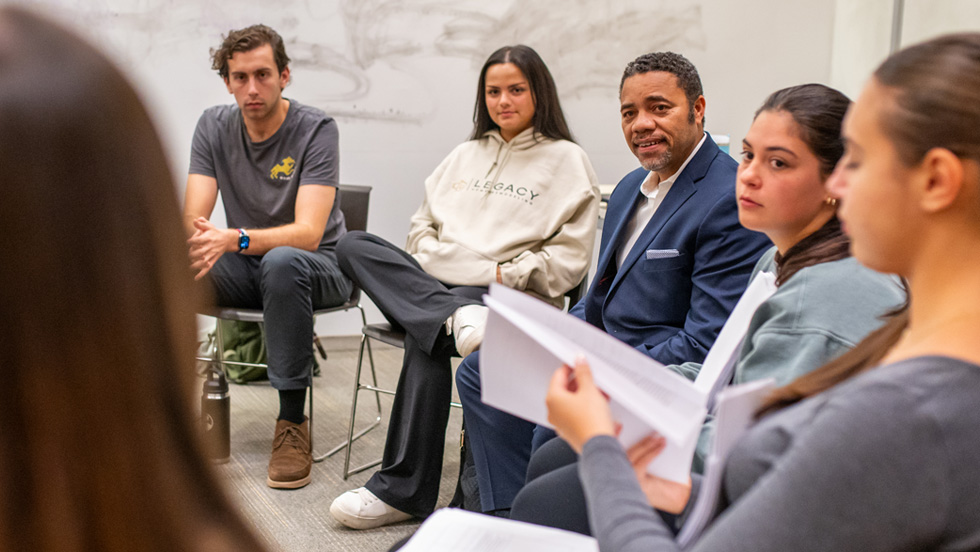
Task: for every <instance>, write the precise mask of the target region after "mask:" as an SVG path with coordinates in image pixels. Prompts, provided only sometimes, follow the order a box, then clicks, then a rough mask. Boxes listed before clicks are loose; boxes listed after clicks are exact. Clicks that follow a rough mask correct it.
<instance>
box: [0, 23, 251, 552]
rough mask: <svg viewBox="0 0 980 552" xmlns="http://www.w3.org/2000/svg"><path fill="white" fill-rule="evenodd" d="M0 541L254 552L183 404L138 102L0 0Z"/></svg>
mask: <svg viewBox="0 0 980 552" xmlns="http://www.w3.org/2000/svg"><path fill="white" fill-rule="evenodd" d="M0 129H2V132H0V167H3V171H2V174H0V182H2V189H3V192H2V194H3V199H2V200H0V248H2V250H3V253H4V258H5V261H4V262H3V265H2V267H0V312H2V313H3V316H2V317H0V382H2V384H0V450H2V451H3V452H2V454H0V550H11V551H16V550H23V551H27V550H30V551H42V552H43V551H55V550H57V551H73V550H102V551H122V550H127V551H128V550H151V551H152V550H205V549H210V550H260V549H261V548H262V547H261V545H260V544H259V542H258V541H257V539H256V538H255V537H254V536H253V534H252V532H251V531H250V530H249V529H248V527H247V526H246V524H245V523H244V522H243V521H241V520H240V519H239V517H238V516H237V514H236V513H235V510H234V509H233V508H232V506H231V505H230V503H229V501H228V500H227V498H226V497H225V495H224V492H223V489H222V487H221V485H220V484H219V483H218V482H217V479H216V477H215V475H214V474H213V473H212V469H211V467H210V466H209V464H208V463H207V461H206V460H205V459H204V457H203V455H202V451H201V446H200V444H199V442H198V440H197V438H196V430H195V420H194V419H193V417H192V414H191V413H192V410H193V406H192V401H193V397H194V393H193V389H192V388H193V387H196V386H195V381H196V380H195V377H194V371H193V365H192V359H193V354H194V340H195V337H194V334H195V318H194V312H195V307H196V306H197V305H199V304H201V299H200V297H198V292H197V291H196V289H195V288H194V287H193V286H192V282H191V279H190V273H189V272H188V270H187V267H186V260H185V255H186V253H185V251H184V248H183V243H184V236H183V232H182V231H181V228H180V222H179V221H180V216H179V211H178V208H177V202H176V197H175V193H174V192H175V188H174V180H173V178H172V176H171V174H170V171H169V169H168V166H167V163H166V159H165V157H164V152H163V148H162V147H161V144H160V141H159V139H158V137H157V135H156V133H155V131H154V129H153V126H152V125H151V123H150V119H149V117H148V116H147V113H146V112H145V110H144V108H143V106H142V104H141V103H140V101H139V99H138V98H137V96H136V94H135V92H134V91H133V89H132V88H131V87H130V86H129V85H128V84H127V83H126V81H125V80H124V79H123V77H122V76H121V75H120V73H119V71H118V70H117V69H115V67H113V66H112V64H111V63H110V62H108V61H107V60H106V59H105V58H104V57H103V56H102V55H101V54H99V53H98V52H97V51H96V50H95V49H93V48H92V47H90V46H89V45H88V44H86V43H85V42H84V41H82V40H80V39H78V38H77V37H76V36H75V35H74V34H73V33H71V32H69V31H68V30H66V29H63V28H60V27H59V26H57V25H54V24H52V23H50V22H48V21H45V20H44V19H42V18H40V17H38V16H36V15H34V14H31V13H30V12H27V11H24V10H22V9H18V8H3V9H0Z"/></svg>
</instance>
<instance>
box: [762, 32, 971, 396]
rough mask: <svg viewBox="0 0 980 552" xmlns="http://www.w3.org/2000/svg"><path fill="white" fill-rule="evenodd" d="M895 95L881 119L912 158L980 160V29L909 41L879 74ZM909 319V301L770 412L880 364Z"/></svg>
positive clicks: (795, 385) (903, 155) (787, 389)
mask: <svg viewBox="0 0 980 552" xmlns="http://www.w3.org/2000/svg"><path fill="white" fill-rule="evenodd" d="M873 78H874V79H875V80H876V81H877V82H878V83H879V84H881V85H882V86H884V87H886V89H888V91H889V92H890V93H891V95H892V98H893V99H894V102H891V103H890V104H889V105H888V106H887V107H886V109H887V110H888V113H887V114H886V115H885V116H883V117H881V119H880V124H881V125H882V126H883V128H884V130H885V132H886V134H887V135H888V136H890V137H891V140H892V143H893V144H894V146H895V149H896V151H897V152H898V156H899V158H900V159H901V161H902V162H903V163H905V164H906V165H910V166H911V165H914V164H916V163H918V162H919V161H921V160H922V158H923V157H924V156H925V154H926V153H927V152H928V151H929V150H931V149H932V148H944V149H947V150H949V151H951V152H953V153H954V154H956V155H957V156H959V157H964V158H969V159H973V160H978V161H980V133H978V132H977V128H978V127H980V33H961V34H953V35H946V36H942V37H939V38H935V39H932V40H928V41H926V42H922V43H919V44H916V45H913V46H910V47H908V48H905V49H903V50H901V51H899V52H897V53H895V54H893V55H892V56H891V57H889V58H888V59H886V60H885V61H884V62H883V63H882V64H881V66H879V67H878V69H877V70H875V73H874V77H873ZM907 326H908V307H907V305H906V306H905V307H903V308H901V309H899V310H898V311H897V312H896V313H894V314H893V315H892V316H891V317H890V318H889V320H888V322H886V324H885V325H884V326H883V327H881V328H879V329H878V330H877V331H874V332H872V333H871V334H870V335H869V336H868V337H866V338H865V339H864V340H863V341H861V343H859V344H858V345H857V346H856V347H855V348H854V349H852V350H851V351H849V352H847V353H845V354H843V355H841V356H840V357H839V358H837V359H835V360H833V361H831V362H829V363H827V364H826V365H824V366H822V367H821V368H819V369H817V370H815V371H813V372H810V373H809V374H807V375H804V376H802V377H800V378H798V379H796V380H795V381H793V382H791V383H790V384H789V385H786V386H784V387H781V388H779V389H777V390H775V391H774V392H773V394H772V395H771V396H770V397H769V399H768V400H767V401H766V402H765V404H763V406H762V408H761V409H760V410H759V414H760V415H762V414H765V413H767V412H771V411H773V410H776V409H779V408H782V407H785V406H788V405H790V404H793V403H795V402H797V401H800V400H802V399H805V398H807V397H810V396H812V395H815V394H817V393H820V392H822V391H825V390H827V389H829V388H831V387H833V386H835V385H837V384H838V383H840V382H842V381H844V380H846V379H848V378H851V377H853V376H855V375H857V374H859V373H861V372H863V371H865V370H868V369H869V368H871V367H873V366H875V365H877V364H878V363H879V362H880V361H881V359H882V358H884V356H885V354H887V352H888V350H889V349H891V348H892V347H893V346H894V345H895V344H896V343H897V342H898V340H899V338H900V337H901V335H902V332H903V331H904V330H905V328H906V327H907Z"/></svg>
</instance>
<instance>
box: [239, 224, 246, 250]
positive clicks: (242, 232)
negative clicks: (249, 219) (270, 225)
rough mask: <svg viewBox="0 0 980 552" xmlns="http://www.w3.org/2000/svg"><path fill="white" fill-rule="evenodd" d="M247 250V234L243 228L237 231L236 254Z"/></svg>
mask: <svg viewBox="0 0 980 552" xmlns="http://www.w3.org/2000/svg"><path fill="white" fill-rule="evenodd" d="M246 249H248V232H246V231H245V229H244V228H239V229H238V252H239V253H241V252H242V251H245V250H246Z"/></svg>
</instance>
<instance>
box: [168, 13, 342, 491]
mask: <svg viewBox="0 0 980 552" xmlns="http://www.w3.org/2000/svg"><path fill="white" fill-rule="evenodd" d="M211 55H212V62H213V68H214V69H215V70H217V71H218V74H219V75H220V76H221V77H222V79H223V80H224V81H225V85H226V86H227V87H228V92H229V93H231V94H233V95H234V96H235V102H236V104H237V105H222V106H216V107H213V108H210V109H208V110H206V111H205V112H204V114H203V115H202V116H201V118H200V120H199V121H198V124H197V129H196V130H195V132H194V140H193V143H192V146H191V164H190V171H189V175H188V177H187V192H186V195H185V199H184V225H185V227H186V229H187V233H188V235H189V236H190V239H188V240H187V243H188V247H189V252H190V261H191V268H192V269H193V270H195V271H196V276H195V277H196V278H198V279H200V278H205V277H206V278H207V279H208V280H209V281H210V282H211V283H212V284H213V287H214V290H215V294H216V297H217V301H218V304H219V305H222V306H233V307H246V308H261V309H263V311H264V317H265V322H266V342H267V346H268V351H269V380H270V381H271V383H272V386H273V387H275V388H276V389H277V390H279V417H278V420H277V422H276V431H275V438H274V440H273V449H272V456H271V458H270V459H269V476H268V480H267V483H268V485H269V486H270V487H275V488H286V489H293V488H298V487H302V486H304V485H306V484H307V483H309V481H310V468H311V466H312V455H311V453H312V451H311V447H310V428H309V420H308V419H306V417H305V416H304V414H303V410H304V407H305V400H306V387H307V386H308V385H309V382H310V379H309V378H310V372H311V369H312V364H313V348H312V341H313V310H314V309H316V308H325V307H329V306H334V305H338V304H341V303H343V302H344V301H345V300H346V299H347V297H348V296H349V295H350V292H351V283H350V281H349V280H348V279H347V278H346V277H345V276H344V275H343V274H342V273H341V271H340V268H339V267H338V265H337V258H336V256H335V255H334V251H333V250H334V245H335V244H336V243H337V240H338V239H340V237H341V236H342V235H343V234H344V233H345V232H346V230H345V227H344V217H343V214H342V213H341V212H340V206H339V202H337V201H335V198H336V193H337V184H338V177H337V175H338V172H339V163H338V153H337V124H336V123H335V122H334V121H333V119H331V118H330V117H327V116H326V115H325V114H324V113H323V112H322V111H320V110H318V109H315V108H312V107H307V106H304V105H301V104H299V103H298V102H296V101H293V100H287V99H285V98H283V97H282V90H283V88H285V86H286V84H288V83H289V67H288V64H289V58H288V57H287V56H286V50H285V47H284V46H283V41H282V38H281V37H280V36H279V35H278V34H277V33H276V32H275V31H274V30H272V29H270V28H268V27H266V26H264V25H253V26H251V27H248V28H245V29H241V30H238V31H231V32H229V33H228V35H227V36H226V37H225V39H224V41H223V42H222V44H221V46H220V47H219V48H218V49H217V50H212V52H211ZM219 190H220V191H221V199H222V203H223V205H224V209H225V215H226V218H227V221H228V228H218V227H216V226H215V225H214V224H212V223H211V221H210V220H208V219H209V218H210V217H211V213H212V211H213V210H214V205H215V202H216V201H217V198H218V191H219Z"/></svg>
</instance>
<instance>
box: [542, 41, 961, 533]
mask: <svg viewBox="0 0 980 552" xmlns="http://www.w3.org/2000/svg"><path fill="white" fill-rule="evenodd" d="M978 127H980V34H976V33H971V34H961V35H954V36H948V37H942V38H938V39H935V40H932V41H929V42H926V43H923V44H919V45H916V46H912V47H910V48H907V49H905V50H903V51H901V52H899V53H897V54H895V55H894V56H892V57H890V58H889V59H888V60H886V61H885V62H884V63H883V64H882V66H881V67H879V68H878V70H877V71H876V72H875V74H874V76H873V78H872V79H871V81H870V82H869V84H868V85H867V87H866V88H865V90H864V91H863V92H862V94H861V96H860V98H859V99H858V101H857V103H856V105H855V106H854V108H853V109H852V111H851V112H850V113H849V115H848V117H847V119H846V120H845V125H844V136H845V138H846V141H847V153H846V155H845V158H844V159H843V160H842V161H841V164H840V165H839V167H838V170H837V173H835V176H834V178H832V181H831V184H830V191H831V193H833V194H834V195H835V196H838V197H840V198H841V200H842V209H841V211H840V218H841V220H842V222H843V224H844V228H845V231H846V232H847V233H848V234H849V235H850V237H851V241H852V244H851V248H852V252H853V253H854V255H855V257H856V258H857V259H858V260H859V261H860V262H862V263H863V264H865V265H867V266H868V267H870V268H873V269H875V270H878V271H881V272H889V273H896V274H899V275H902V276H904V277H905V278H906V279H907V280H908V282H909V290H910V296H911V302H910V306H909V308H908V310H907V311H905V312H903V313H902V314H901V315H899V316H896V317H895V318H894V319H892V320H891V321H890V322H889V323H888V324H886V326H884V327H883V328H881V329H880V330H878V331H876V332H874V333H873V334H872V335H871V336H869V337H868V338H867V339H866V340H865V341H864V342H862V343H861V344H860V345H859V346H858V347H857V348H855V349H854V350H852V351H851V352H849V353H846V354H845V355H843V356H841V357H840V358H838V359H837V360H835V361H833V362H831V363H829V364H827V365H825V366H824V367H823V368H821V369H819V370H816V371H814V372H812V373H810V374H808V375H806V376H803V377H801V378H800V379H797V380H796V381H794V382H793V383H791V384H789V385H788V386H786V387H783V388H780V389H778V390H777V391H776V392H775V393H774V394H773V396H772V397H770V399H769V400H768V402H767V403H766V404H765V405H764V407H763V409H762V412H761V418H760V420H759V421H758V423H757V424H756V425H755V426H754V427H753V428H752V429H751V430H750V431H749V432H748V433H747V434H746V436H744V437H743V439H742V440H741V441H740V443H739V444H738V445H737V446H736V448H735V450H734V451H733V452H732V455H731V457H730V458H729V464H728V467H727V469H726V472H725V477H724V488H723V491H724V495H725V499H726V501H727V504H729V506H728V507H727V508H726V509H725V510H724V511H723V512H722V513H721V515H720V516H719V517H718V518H717V519H716V520H715V522H714V524H713V525H712V526H711V527H709V529H708V530H707V532H706V533H705V534H704V535H703V536H702V538H701V539H700V540H699V541H697V542H696V543H694V545H693V549H694V550H705V551H707V550H726V551H732V550H752V551H760V550H780V551H784V550H835V551H840V550H861V551H868V550H911V549H930V550H977V549H980V517H978V516H977V512H978V511H980V494H978V493H977V492H976V489H977V488H980V471H978V470H977V469H976V468H975V467H976V466H977V465H980V409H978V408H977V407H976V405H977V404H978V403H980V343H978V341H977V339H976V336H977V335H978V333H980V284H978V279H977V276H976V275H977V274H978V273H980V134H978V133H977V132H976V129H977V128H978ZM878 366H880V368H878ZM872 368H873V369H872ZM574 371H575V374H576V378H575V384H574V385H573V386H571V388H570V387H569V386H568V385H567V384H566V382H567V381H568V376H569V375H570V372H571V369H570V368H567V367H566V368H563V369H562V370H559V371H558V372H557V373H556V376H555V378H554V380H553V385H552V389H551V393H550V394H549V399H548V403H549V412H550V420H551V422H552V423H553V424H554V425H555V426H556V428H557V429H558V432H559V434H560V435H561V436H562V437H564V438H565V440H567V441H568V442H569V443H570V444H571V445H572V447H573V448H575V449H577V450H579V451H581V453H582V460H581V462H580V464H579V470H580V475H581V478H582V481H583V485H584V487H585V494H586V497H587V501H588V504H589V519H590V522H591V524H592V529H593V533H594V534H595V535H596V537H597V538H598V539H599V543H600V547H601V549H602V550H608V551H612V550H616V551H626V550H673V549H677V548H678V547H677V545H676V543H675V542H674V535H673V532H672V531H671V529H670V528H669V527H668V526H667V524H666V523H664V521H663V520H662V519H661V518H660V517H659V516H657V515H656V514H655V513H654V512H652V511H651V509H650V506H651V505H653V506H655V507H657V508H659V509H660V510H663V511H668V512H682V511H683V510H684V508H685V507H687V505H688V503H690V502H693V500H692V497H691V496H690V492H689V489H685V488H684V487H683V486H680V487H678V486H672V485H667V484H665V482H663V481H660V480H657V479H656V478H653V477H652V476H649V475H648V474H646V473H645V470H644V469H643V466H645V463H647V462H649V460H650V459H652V458H653V457H655V456H656V454H657V452H658V451H659V449H660V448H662V445H663V443H662V440H660V439H658V438H656V437H651V438H649V439H647V440H645V441H642V442H641V444H640V445H637V447H634V450H633V451H632V454H631V455H630V456H631V457H632V459H633V460H634V462H633V465H631V463H630V460H629V459H628V458H627V455H626V453H624V451H623V450H622V449H621V448H620V446H619V444H618V443H617V442H616V441H615V440H614V438H613V437H612V435H613V433H614V423H613V420H612V417H611V415H610V414H609V410H608V407H607V405H606V401H605V399H604V397H603V396H602V395H601V394H600V393H599V391H598V390H597V389H596V388H595V386H594V385H593V384H592V379H591V375H590V373H589V370H588V367H587V366H584V365H581V366H578V367H576V369H575V370H574ZM637 477H639V479H640V481H639V485H638V484H637V483H638V482H637Z"/></svg>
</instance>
